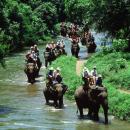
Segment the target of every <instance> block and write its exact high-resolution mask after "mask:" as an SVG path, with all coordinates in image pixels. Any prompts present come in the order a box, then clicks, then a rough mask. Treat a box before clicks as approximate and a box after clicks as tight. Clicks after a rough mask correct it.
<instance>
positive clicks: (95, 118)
mask: <svg viewBox="0 0 130 130" xmlns="http://www.w3.org/2000/svg"><path fill="white" fill-rule="evenodd" d="M99 108H100V105H97V104H96V105H95V107H94V108H93V112H94V115H93V118H94V120H95V121H99V116H98V112H99Z"/></svg>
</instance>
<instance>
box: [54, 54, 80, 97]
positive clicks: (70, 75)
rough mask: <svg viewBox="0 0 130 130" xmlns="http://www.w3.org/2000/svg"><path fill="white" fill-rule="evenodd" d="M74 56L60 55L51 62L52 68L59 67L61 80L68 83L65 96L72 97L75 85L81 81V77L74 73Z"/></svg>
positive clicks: (78, 84)
mask: <svg viewBox="0 0 130 130" xmlns="http://www.w3.org/2000/svg"><path fill="white" fill-rule="evenodd" d="M76 61H77V60H76V58H74V57H69V56H62V57H60V58H58V59H56V61H54V62H53V64H52V66H53V67H54V68H57V67H60V68H61V74H62V76H63V82H64V83H65V84H66V85H68V89H69V91H68V92H67V96H68V97H69V98H73V95H74V92H75V90H76V88H77V87H79V86H80V85H81V83H82V79H81V78H80V77H79V76H77V75H76Z"/></svg>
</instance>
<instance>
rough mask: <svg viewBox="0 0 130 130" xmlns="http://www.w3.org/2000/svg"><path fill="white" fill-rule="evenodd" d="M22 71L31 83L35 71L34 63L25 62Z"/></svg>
mask: <svg viewBox="0 0 130 130" xmlns="http://www.w3.org/2000/svg"><path fill="white" fill-rule="evenodd" d="M24 72H25V73H26V75H27V78H28V82H29V83H32V84H33V83H34V82H35V77H36V73H37V67H36V66H35V64H34V63H27V64H26V66H25V69H24Z"/></svg>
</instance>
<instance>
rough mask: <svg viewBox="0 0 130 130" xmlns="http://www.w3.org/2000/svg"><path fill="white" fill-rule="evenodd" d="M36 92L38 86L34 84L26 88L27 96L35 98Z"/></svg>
mask: <svg viewBox="0 0 130 130" xmlns="http://www.w3.org/2000/svg"><path fill="white" fill-rule="evenodd" d="M37 91H38V86H37V85H36V84H29V85H28V86H27V92H28V95H29V96H36V95H37Z"/></svg>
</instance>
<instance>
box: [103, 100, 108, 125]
mask: <svg viewBox="0 0 130 130" xmlns="http://www.w3.org/2000/svg"><path fill="white" fill-rule="evenodd" d="M102 107H103V110H104V117H105V124H108V102H107V101H106V102H105V103H104V104H103V105H102Z"/></svg>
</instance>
